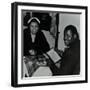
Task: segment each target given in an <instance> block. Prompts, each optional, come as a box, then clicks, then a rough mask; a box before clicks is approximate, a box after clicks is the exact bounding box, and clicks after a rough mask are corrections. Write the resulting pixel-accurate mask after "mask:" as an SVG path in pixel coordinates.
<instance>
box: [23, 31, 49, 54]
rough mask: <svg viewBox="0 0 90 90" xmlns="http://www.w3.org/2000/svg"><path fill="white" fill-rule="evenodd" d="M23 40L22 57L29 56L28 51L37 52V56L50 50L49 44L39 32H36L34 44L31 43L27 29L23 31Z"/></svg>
mask: <svg viewBox="0 0 90 90" xmlns="http://www.w3.org/2000/svg"><path fill="white" fill-rule="evenodd" d="M23 40H24V55H30V54H29V50H30V49H34V50H35V51H37V54H38V55H40V54H42V53H45V52H47V51H48V50H49V49H50V48H49V44H48V42H47V41H46V38H45V36H44V34H43V33H42V32H41V31H39V32H37V34H36V37H35V42H34V43H33V42H32V39H31V35H30V32H29V30H28V29H27V30H24V39H23Z"/></svg>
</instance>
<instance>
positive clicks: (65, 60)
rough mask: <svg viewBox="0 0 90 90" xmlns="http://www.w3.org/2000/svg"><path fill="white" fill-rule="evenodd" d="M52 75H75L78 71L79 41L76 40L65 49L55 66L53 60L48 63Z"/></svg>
mask: <svg viewBox="0 0 90 90" xmlns="http://www.w3.org/2000/svg"><path fill="white" fill-rule="evenodd" d="M50 68H51V71H52V73H53V75H76V74H79V73H80V41H79V40H77V41H75V42H74V43H72V45H71V46H70V48H68V49H66V50H65V52H64V53H63V57H62V59H61V66H60V68H57V67H56V66H55V64H54V63H53V62H51V65H50Z"/></svg>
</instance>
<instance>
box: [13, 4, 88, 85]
mask: <svg viewBox="0 0 90 90" xmlns="http://www.w3.org/2000/svg"><path fill="white" fill-rule="evenodd" d="M86 19H87V7H85V6H81V7H80V6H67V5H66V6H65V5H49V4H33V3H31V4H30V3H13V4H12V23H13V24H12V25H13V26H12V34H13V35H12V40H13V44H12V47H13V55H12V58H13V60H12V64H13V65H12V71H13V73H12V86H25V85H26V86H33V85H50V84H55V83H56V84H64V83H74V82H77V83H78V82H87V72H86V71H87V66H86V65H87V57H86V56H87V55H86V53H87V50H86V47H87V37H86V34H87V33H86V32H87V20H86Z"/></svg>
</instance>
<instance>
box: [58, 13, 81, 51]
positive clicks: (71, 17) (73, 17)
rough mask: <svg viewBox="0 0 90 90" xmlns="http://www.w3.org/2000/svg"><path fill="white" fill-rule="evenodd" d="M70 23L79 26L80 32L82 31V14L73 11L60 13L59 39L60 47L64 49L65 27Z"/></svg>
mask: <svg viewBox="0 0 90 90" xmlns="http://www.w3.org/2000/svg"><path fill="white" fill-rule="evenodd" d="M68 25H74V26H75V27H76V28H77V31H78V33H79V31H80V14H72V13H60V14H59V32H60V34H59V39H58V48H59V49H61V50H64V48H65V44H64V41H63V37H64V36H63V35H64V29H65V27H66V26H68Z"/></svg>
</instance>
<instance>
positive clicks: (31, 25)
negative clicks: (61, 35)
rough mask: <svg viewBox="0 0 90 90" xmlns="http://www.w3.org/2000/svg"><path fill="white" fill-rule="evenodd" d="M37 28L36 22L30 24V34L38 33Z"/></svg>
mask: <svg viewBox="0 0 90 90" xmlns="http://www.w3.org/2000/svg"><path fill="white" fill-rule="evenodd" d="M38 29H39V26H38V24H37V23H36V22H31V24H30V30H31V33H32V34H36V33H37V32H38Z"/></svg>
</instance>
